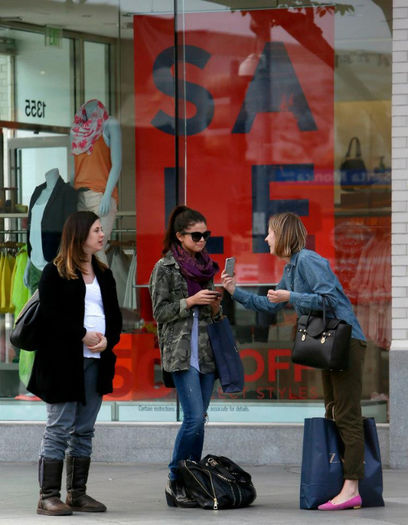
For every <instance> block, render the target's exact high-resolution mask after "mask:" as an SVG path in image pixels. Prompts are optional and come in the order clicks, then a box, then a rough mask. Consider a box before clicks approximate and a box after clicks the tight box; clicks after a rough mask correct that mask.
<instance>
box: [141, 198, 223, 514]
mask: <svg viewBox="0 0 408 525" xmlns="http://www.w3.org/2000/svg"><path fill="white" fill-rule="evenodd" d="M209 235H210V232H209V231H208V230H207V221H206V219H205V217H204V216H203V215H202V214H201V213H199V212H198V211H195V210H192V209H190V208H187V207H186V206H178V207H176V208H175V209H174V210H173V213H172V214H171V216H170V219H169V225H168V228H167V231H166V235H165V238H164V243H163V244H164V249H163V257H162V258H161V259H160V260H159V261H158V262H157V263H156V265H155V267H154V269H153V272H152V275H151V277H150V294H151V298H152V304H153V316H154V318H155V320H156V321H157V328H158V339H159V345H160V352H161V360H162V369H163V377H164V381H165V384H166V385H167V386H175V387H176V389H177V393H178V396H179V399H180V403H181V406H182V408H183V413H184V418H183V423H182V425H181V427H180V430H179V432H178V435H177V438H176V442H175V445H174V450H173V456H172V460H171V462H170V464H169V468H170V473H169V481H168V483H167V486H166V490H165V494H166V499H167V503H168V505H170V506H179V507H194V506H197V504H196V502H195V501H193V500H191V499H189V498H188V497H187V496H186V493H185V490H184V487H183V486H182V483H181V480H180V479H178V467H177V464H178V462H179V461H180V460H183V459H193V460H195V461H199V460H200V459H201V453H202V449H203V442H204V423H205V416H206V413H207V408H208V405H209V403H210V398H211V394H212V390H213V387H214V380H215V372H216V369H215V362H214V357H213V352H212V349H211V346H210V341H209V338H208V334H207V325H208V324H209V323H210V322H211V320H212V319H213V318H215V317H218V316H219V315H220V301H221V294H219V293H218V292H216V291H214V284H213V277H214V275H215V273H216V272H218V269H219V268H218V264H217V263H216V262H214V261H213V260H212V259H211V258H210V257H209V255H208V253H207V252H206V250H205V244H206V241H207V239H208V237H209Z"/></svg>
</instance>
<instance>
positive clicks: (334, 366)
mask: <svg viewBox="0 0 408 525" xmlns="http://www.w3.org/2000/svg"><path fill="white" fill-rule="evenodd" d="M322 300H323V315H322V317H320V316H316V315H312V312H309V314H308V315H302V316H301V317H300V318H299V320H298V324H297V328H296V337H295V342H294V344H293V349H292V361H293V362H294V363H297V364H299V365H304V366H311V367H313V368H321V369H323V370H345V369H347V368H348V360H349V348H350V337H351V325H349V324H348V323H346V322H345V321H342V320H341V319H335V318H328V317H326V308H327V305H326V301H327V299H326V298H325V296H324V295H322Z"/></svg>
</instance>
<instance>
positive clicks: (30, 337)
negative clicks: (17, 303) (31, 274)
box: [10, 290, 41, 351]
mask: <svg viewBox="0 0 408 525" xmlns="http://www.w3.org/2000/svg"><path fill="white" fill-rule="evenodd" d="M40 337H41V323H40V296H39V293H38V290H36V291H35V292H34V294H33V295H32V296H31V297H30V299H29V300H28V301H27V302H26V304H25V305H24V307H23V308H22V310H21V312H20V313H19V315H18V317H17V319H16V322H15V325H14V328H13V329H12V331H11V334H10V341H11V343H12V344H13V345H14V346H16V347H17V348H22V349H23V350H29V351H33V350H37V348H38V345H39V343H40Z"/></svg>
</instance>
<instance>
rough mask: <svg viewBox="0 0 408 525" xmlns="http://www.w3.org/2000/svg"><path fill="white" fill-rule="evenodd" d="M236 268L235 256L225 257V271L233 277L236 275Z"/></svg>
mask: <svg viewBox="0 0 408 525" xmlns="http://www.w3.org/2000/svg"><path fill="white" fill-rule="evenodd" d="M234 268H235V257H227V258H226V259H225V269H224V271H225V273H227V274H228V275H230V276H231V277H232V276H233V275H234Z"/></svg>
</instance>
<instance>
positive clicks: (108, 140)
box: [70, 100, 122, 263]
mask: <svg viewBox="0 0 408 525" xmlns="http://www.w3.org/2000/svg"><path fill="white" fill-rule="evenodd" d="M97 105H98V101H97V100H90V101H88V102H87V103H86V104H85V105H84V109H85V112H86V114H87V116H88V115H89V116H90V115H91V114H92V113H93V112H94V111H95V109H96V107H97ZM102 137H103V140H104V142H105V144H106V145H107V146H108V148H109V150H110V161H111V168H110V171H109V175H108V178H107V181H106V186H105V188H104V191H103V194H102V196H101V197H99V198H97V199H96V200H92V204H91V203H90V201H89V200H88V198H87V196H86V193H88V192H84V193H83V195H82V196H81V193H82V192H80V196H79V202H78V210H87V209H88V210H91V211H93V212H95V213H96V214H97V215H98V216H99V217H100V218H101V223H102V228H103V230H104V232H105V238H104V249H103V250H101V251H99V252H97V254H96V255H97V256H98V257H99V258H100V259H101V260H102V261H103V262H105V263H107V260H106V256H105V247H106V244H107V242H108V241H109V238H110V234H111V231H112V227H113V222H114V219H115V217H116V210H117V208H116V201H115V199H114V198H113V197H112V194H113V191H114V189H115V187H116V184H117V182H118V180H119V176H120V171H121V168H122V145H121V132H120V125H119V122H118V121H117V120H116V119H115V118H113V117H109V118H108V119H107V120H105V121H104V122H103V130H102ZM73 138H74V137H73V133H72V131H71V143H72V141H73ZM91 155H92V153H91ZM75 175H76V173H75V165H74V168H73V170H72V172H71V177H70V183H71V184H72V185H73V186H75ZM90 189H91V190H92V188H90ZM98 191H99V190H98Z"/></svg>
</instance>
